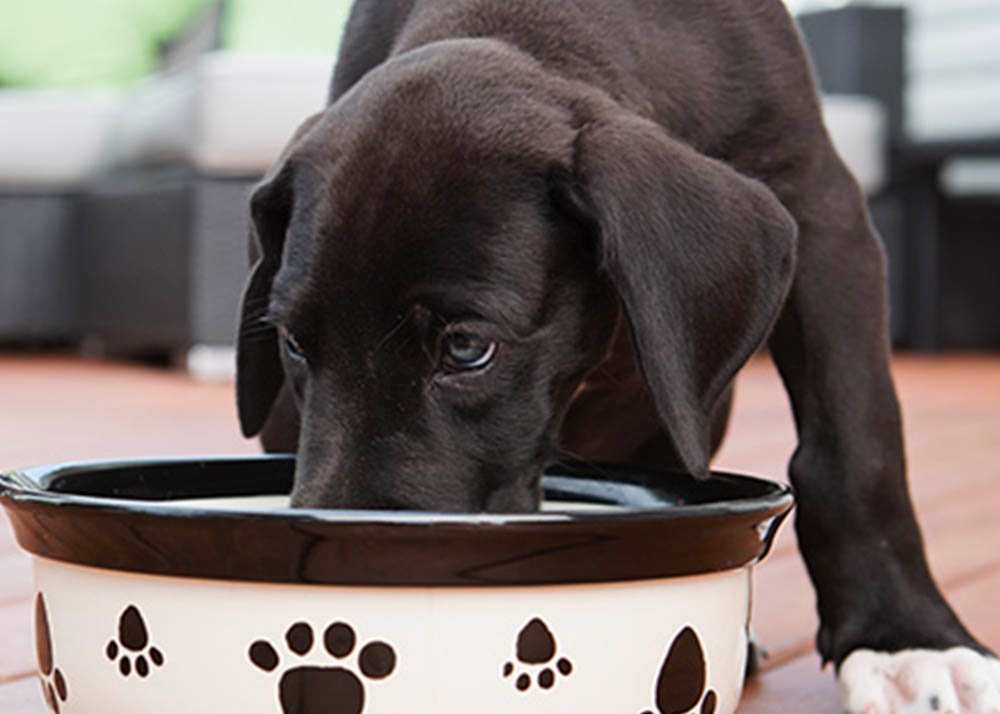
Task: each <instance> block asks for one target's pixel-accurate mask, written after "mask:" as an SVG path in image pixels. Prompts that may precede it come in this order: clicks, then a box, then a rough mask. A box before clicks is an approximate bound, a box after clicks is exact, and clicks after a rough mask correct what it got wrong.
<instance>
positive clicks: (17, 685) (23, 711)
mask: <svg viewBox="0 0 1000 714" xmlns="http://www.w3.org/2000/svg"><path fill="white" fill-rule="evenodd" d="M48 711H49V709H48V707H46V706H45V699H44V698H43V697H42V690H41V686H40V684H39V682H38V679H37V678H36V677H34V676H31V677H26V678H23V679H18V680H15V681H12V682H7V683H5V684H4V683H0V712H3V714H48Z"/></svg>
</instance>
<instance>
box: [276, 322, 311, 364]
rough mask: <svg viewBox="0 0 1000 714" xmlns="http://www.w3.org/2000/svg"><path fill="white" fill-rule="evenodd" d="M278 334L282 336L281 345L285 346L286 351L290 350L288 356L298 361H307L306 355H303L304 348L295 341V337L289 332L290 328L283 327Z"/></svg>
mask: <svg viewBox="0 0 1000 714" xmlns="http://www.w3.org/2000/svg"><path fill="white" fill-rule="evenodd" d="M278 332H279V333H280V334H281V343H282V344H283V345H284V347H285V349H286V350H288V354H290V355H291V356H292V357H294V358H295V359H298V360H303V361H304V360H305V355H304V354H303V353H302V346H301V345H300V344H299V342H298V340H296V339H295V335H293V334H292V333H291V332H289V330H288V328H287V327H285V326H284V325H282V326H281V327H280V328H278Z"/></svg>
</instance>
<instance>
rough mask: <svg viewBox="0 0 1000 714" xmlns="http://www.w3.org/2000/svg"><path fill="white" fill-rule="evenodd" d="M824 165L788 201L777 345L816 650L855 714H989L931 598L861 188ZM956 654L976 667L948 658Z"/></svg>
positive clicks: (986, 680)
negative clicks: (815, 616)
mask: <svg viewBox="0 0 1000 714" xmlns="http://www.w3.org/2000/svg"><path fill="white" fill-rule="evenodd" d="M820 153H821V156H820V158H819V160H818V161H817V162H816V163H814V164H812V166H813V167H816V168H814V169H813V172H814V173H813V174H812V175H811V176H810V177H809V180H807V181H798V182H794V183H795V184H797V185H798V186H804V187H808V188H806V189H805V190H804V191H799V190H794V189H792V188H789V189H788V191H786V194H787V195H785V196H782V198H783V201H784V202H785V204H786V206H788V208H789V209H790V210H791V212H792V213H793V215H795V217H796V218H797V220H798V221H799V228H800V238H799V253H798V266H797V269H796V277H795V281H794V283H793V286H792V290H791V293H790V295H789V298H788V302H787V305H786V306H785V308H784V310H783V313H782V315H781V317H780V318H779V321H778V323H777V325H776V327H775V329H774V332H773V335H772V338H771V342H770V346H771V349H772V353H773V355H774V357H775V359H776V362H777V365H778V368H779V371H780V373H781V376H782V379H783V380H784V382H785V385H786V387H787V390H788V392H789V395H790V398H791V401H792V407H793V410H794V413H795V422H796V428H797V431H798V435H799V445H798V448H797V449H796V451H795V454H794V457H793V458H792V462H791V466H790V473H791V478H792V482H793V484H794V486H795V488H796V490H797V493H798V514H797V517H796V531H797V533H798V537H799V544H800V547H801V550H802V553H803V555H804V557H805V560H806V564H807V566H808V569H809V574H810V576H811V578H812V580H813V583H814V585H815V587H816V591H817V597H818V609H819V614H820V621H821V624H820V631H819V636H818V644H819V650H820V652H821V654H822V655H823V657H824V659H825V660H827V661H833V662H834V663H835V664H836V665H837V666H838V668H839V672H840V678H841V684H842V687H843V688H844V697H845V703H846V704H847V705H848V707H849V710H850V711H851V712H865V713H866V714H881V713H883V712H886V713H887V712H893V713H898V712H904V711H905V712H909V711H914V712H916V711H925V710H926V711H928V712H930V711H937V710H938V709H937V708H936V707H935V706H934V705H935V704H937V706H938V707H941V708H940V711H942V712H945V711H948V710H949V709H948V707H947V706H946V705H947V704H948V703H950V702H956V703H957V702H959V701H960V700H962V698H963V697H965V698H967V699H968V698H970V697H971V700H970V701H969V702H967V703H965V704H962V705H961V706H958V705H957V704H956V706H955V707H954V708H953V711H954V712H955V713H956V714H958V713H959V712H980V711H982V712H995V711H998V709H997V707H998V706H1000V665H998V664H997V662H996V660H994V659H992V658H986V657H982V656H980V655H979V654H976V653H979V652H982V651H983V650H982V648H981V647H980V646H979V645H978V644H977V643H976V642H975V640H974V639H973V638H972V637H971V636H970V635H969V633H968V632H967V631H966V630H965V628H964V627H963V626H962V625H961V623H960V622H959V621H958V619H957V618H956V617H955V615H954V614H953V612H952V610H951V609H950V607H949V606H948V605H947V603H946V602H945V601H944V599H943V598H942V596H941V594H940V593H939V591H938V589H937V586H936V585H935V584H934V582H933V580H932V577H931V574H930V572H929V570H928V567H927V562H926V559H925V556H924V550H923V543H922V539H921V535H920V531H919V528H918V526H917V523H916V519H915V517H914V512H913V507H912V505H911V502H910V498H909V495H908V490H907V484H906V467H905V461H904V453H903V437H902V426H901V420H900V414H899V407H898V404H897V401H896V394H895V389H894V386H893V382H892V377H891V374H890V367H889V345H888V338H887V330H886V307H885V297H884V288H883V285H884V274H883V263H882V255H881V251H880V249H879V246H878V242H877V239H876V237H875V235H874V232H873V230H872V228H871V226H870V223H869V220H868V217H867V213H866V210H865V208H864V201H863V197H862V195H861V193H860V191H859V190H858V188H857V186H856V184H855V182H854V180H853V178H851V176H850V175H849V174H848V173H847V171H846V169H845V168H844V167H843V165H842V163H841V162H840V160H839V159H838V158H837V157H836V155H835V154H834V152H833V149H832V148H830V147H829V145H828V144H826V143H825V142H824V143H823V146H822V148H821V149H820ZM788 185H789V186H791V185H792V182H790V183H789V184H788ZM778 190H779V193H780V192H781V191H780V188H779V189H778ZM956 646H958V647H963V648H969V649H971V650H974V651H975V652H976V653H973V652H970V651H969V650H968V649H966V650H960V651H959V652H960V653H961V654H960V655H958V656H955V655H954V654H952V655H949V654H947V653H946V652H945V650H948V649H949V648H953V647H956ZM914 649H921V650H924V652H923V653H922V654H921V655H919V656H914V655H909V654H900V655H897V657H898V658H902V659H897V658H891V657H885V656H882V655H878V656H876V655H873V654H872V655H869V654H865V651H867V650H872V651H877V652H881V653H902V652H905V651H908V650H914ZM852 653H855V654H854V655H852ZM849 655H851V656H850V657H849ZM845 659H846V660H847V661H846V662H845ZM904 660H905V661H904ZM956 662H957V663H959V664H960V665H961V666H956V664H955V663H956ZM901 672H903V673H905V674H906V676H900V673H901ZM904 682H905V684H904ZM969 682H975V683H976V686H977V687H979V689H978V690H977V691H979V692H980V693H979V694H975V693H973V694H969V691H971V690H969V688H968V686H966V685H968V683H969ZM979 685H982V686H981V687H980V686H979ZM963 687H964V689H963ZM963 691H964V692H965V694H963V693H962V692H963ZM918 699H919V700H920V701H919V702H918V701H917V700H918ZM972 700H974V701H972ZM914 707H916V708H914Z"/></svg>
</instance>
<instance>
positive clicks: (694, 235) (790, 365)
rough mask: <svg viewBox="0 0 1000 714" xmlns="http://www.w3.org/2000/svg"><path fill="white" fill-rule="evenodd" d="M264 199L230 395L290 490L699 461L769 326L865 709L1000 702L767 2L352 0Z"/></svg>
mask: <svg viewBox="0 0 1000 714" xmlns="http://www.w3.org/2000/svg"><path fill="white" fill-rule="evenodd" d="M251 211H252V219H253V220H252V222H253V226H254V228H253V233H254V235H253V237H252V244H253V247H252V252H253V256H254V260H255V264H254V268H253V272H252V275H251V277H250V281H249V284H248V287H247V289H246V294H245V297H244V306H243V323H242V328H241V334H240V339H239V374H238V398H239V409H240V418H241V421H242V425H243V430H244V432H245V433H246V434H247V435H253V434H257V433H259V432H261V431H262V430H263V441H264V444H265V446H266V447H267V448H269V449H271V450H292V451H297V452H298V466H297V471H296V476H295V488H294V492H293V496H292V501H293V504H294V505H296V506H312V507H352V508H413V509H440V510H465V511H477V510H488V511H524V510H529V509H533V508H536V507H537V505H538V501H539V487H538V485H539V474H540V473H541V471H542V469H543V468H544V467H545V466H546V465H547V464H548V463H550V462H551V461H553V460H555V459H557V458H558V457H559V456H560V455H570V456H572V457H574V458H577V459H585V460H591V461H598V462H616V463H621V464H630V465H636V466H644V467H654V468H667V467H681V468H683V469H686V470H687V471H690V472H693V473H695V474H703V473H705V472H706V470H707V468H708V461H709V458H710V456H711V453H712V451H713V449H714V447H715V446H716V445H717V443H718V441H719V439H720V438H721V434H722V431H723V428H724V426H723V425H724V421H725V418H726V416H727V413H728V404H729V387H730V384H731V382H732V380H733V378H734V376H735V374H736V372H737V370H738V369H739V368H740V367H741V366H742V365H743V363H744V362H745V361H746V360H747V358H748V357H749V356H750V355H751V354H752V353H753V352H754V351H755V350H756V349H757V348H758V347H759V346H760V345H761V344H762V343H763V342H764V341H765V340H766V341H767V344H768V346H769V347H770V349H771V352H772V354H773V355H774V357H775V359H776V361H777V364H778V367H779V369H780V372H781V375H782V378H783V379H784V382H785V385H786V387H787V390H788V393H789V395H790V398H791V403H792V408H793V410H794V414H795V423H796V427H797V429H798V434H799V447H798V449H797V450H796V452H795V456H794V458H793V459H792V463H791V467H790V469H791V477H792V480H793V483H794V485H795V487H796V489H797V492H798V499H799V500H798V517H797V524H796V525H797V529H798V534H799V541H800V544H801V548H802V552H803V554H804V556H805V559H806V562H807V565H808V567H809V572H810V575H811V577H812V579H813V582H814V584H815V586H816V590H817V594H818V607H819V611H820V616H821V623H822V624H821V629H820V632H819V637H818V644H819V649H820V652H821V653H822V655H823V656H824V658H826V659H827V660H832V661H833V662H835V663H836V664H837V665H838V666H839V667H840V670H839V671H840V676H841V681H842V683H843V684H844V696H845V702H846V704H847V706H848V708H849V709H850V711H852V712H861V711H864V712H866V714H867V713H870V712H903V711H907V712H909V711H925V710H926V711H931V710H932V709H933V710H937V709H940V711H942V712H944V711H948V710H949V709H950V710H952V711H954V712H956V713H957V712H994V711H996V710H997V707H1000V664H998V663H997V662H996V660H994V659H992V658H989V657H986V656H983V655H981V654H979V653H980V652H982V651H983V650H982V648H981V647H979V645H977V643H976V642H975V641H974V640H973V638H972V637H971V636H970V635H969V634H968V633H967V632H966V631H965V630H964V629H963V627H962V625H961V624H960V623H959V622H958V620H957V619H956V618H955V616H954V615H953V614H952V611H951V610H950V609H949V607H948V605H947V604H946V603H945V602H944V600H943V599H942V598H941V596H940V594H939V593H938V590H937V588H936V587H935V585H934V583H933V581H932V579H931V576H930V574H929V572H928V569H927V566H926V564H925V560H924V555H923V550H922V543H921V536H920V533H919V530H918V527H917V524H916V522H915V520H914V515H913V510H912V507H911V504H910V501H909V497H908V495H907V488H906V479H905V465H904V457H903V446H902V436H901V425H900V417H899V409H898V406H897V402H896V396H895V393H894V387H893V384H892V379H891V376H890V372H889V357H888V345H887V339H886V308H885V299H884V295H883V278H884V274H883V262H882V256H881V253H880V250H879V247H878V243H877V240H876V238H875V236H874V234H873V231H872V228H871V225H870V223H869V219H868V216H867V214H866V209H865V203H864V199H863V197H862V195H861V193H860V191H859V189H858V187H857V185H856V183H855V181H854V180H853V178H852V177H851V176H850V174H849V173H848V171H847V170H846V169H845V167H844V165H843V163H842V162H841V160H840V159H839V158H838V156H837V155H836V153H835V151H834V150H833V148H832V147H831V144H830V140H829V138H828V136H827V134H826V131H825V129H824V127H823V124H822V120H821V116H820V111H819V107H818V102H817V97H816V91H815V88H814V85H813V82H812V79H811V76H810V71H809V66H808V63H807V60H806V58H805V55H804V52H803V49H802V46H801V43H800V40H799V36H798V34H797V32H796V29H795V27H794V24H793V22H792V20H791V19H790V17H789V16H788V14H787V11H786V10H785V8H784V6H783V5H782V3H781V2H780V1H779V0H735V1H734V0H620V1H619V2H614V3H608V2H605V1H604V0H551V1H549V2H538V0H424V1H421V2H414V1H413V0H395V1H393V0H381V1H375V0H359V2H357V4H356V5H355V8H354V10H353V14H352V16H351V20H350V23H349V25H348V28H347V32H346V36H345V38H344V42H343V49H342V52H341V56H340V59H339V62H338V64H337V67H336V70H335V73H334V79H333V86H332V91H331V97H330V103H329V105H328V106H327V108H326V109H325V110H324V111H323V112H322V113H320V114H318V115H316V116H314V117H312V118H310V119H309V120H308V121H307V122H306V123H305V124H304V125H303V126H302V128H301V129H300V130H299V131H298V133H297V135H296V136H295V137H294V139H293V140H292V142H291V143H290V145H289V147H288V148H287V150H286V151H285V154H284V155H283V157H282V158H281V160H280V161H279V163H278V165H277V166H276V167H275V168H274V170H273V171H272V172H271V174H270V175H269V177H268V178H267V179H266V181H265V182H264V184H263V185H262V186H261V187H260V188H259V189H258V190H257V191H256V192H255V194H254V196H253V199H252V206H251ZM299 415H301V421H300V418H299ZM953 647H958V648H959V649H955V650H952V651H950V652H945V650H948V648H953ZM917 648H925V649H927V650H929V651H927V652H916V653H914V652H912V651H907V650H914V649H917ZM930 650H934V651H930ZM875 652H879V653H898V654H896V655H894V656H890V655H888V654H876V653H875ZM852 653H853V654H852ZM849 655H851V656H850V658H849ZM845 660H846V661H845ZM904 680H905V682H906V684H905V686H902V685H901V688H897V686H896V685H897V684H899V683H900V682H901V681H904ZM960 700H961V701H960ZM991 707H992V708H991Z"/></svg>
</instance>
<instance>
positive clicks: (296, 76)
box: [107, 52, 334, 176]
mask: <svg viewBox="0 0 1000 714" xmlns="http://www.w3.org/2000/svg"><path fill="white" fill-rule="evenodd" d="M333 62H334V61H333V58H332V57H328V56H325V55H315V54H288V53H257V52H213V53H209V54H206V55H203V56H202V57H200V58H199V59H198V60H197V61H196V62H195V63H194V64H193V65H191V66H189V67H186V68H183V69H180V70H175V71H173V72H170V73H166V74H163V75H159V76H157V77H155V78H153V79H151V80H149V81H147V82H146V83H144V84H143V85H142V86H140V87H139V88H138V89H137V90H136V91H135V92H134V94H133V95H132V97H131V98H130V101H129V102H128V103H127V105H126V106H125V108H124V110H123V111H122V113H121V115H120V116H119V117H118V119H117V121H116V122H115V127H114V131H113V133H112V142H111V144H110V146H109V152H108V157H107V160H108V163H109V164H111V165H113V166H134V165H145V164H151V163H163V162H186V163H190V164H192V165H194V166H195V167H197V168H198V169H199V170H200V171H202V172H203V173H206V174H211V175H233V176H244V175H255V174H261V173H263V172H264V171H266V170H267V168H269V167H270V166H271V164H273V163H274V161H275V159H277V157H278V155H279V154H280V152H281V149H282V148H284V146H285V144H286V143H287V141H288V139H289V138H290V137H291V135H292V133H293V132H294V130H295V128H296V127H297V126H298V125H299V124H300V123H301V122H302V120H304V119H305V118H306V117H307V116H309V115H310V114H312V113H314V112H316V111H319V110H320V109H322V108H323V106H324V104H325V101H326V93H327V88H328V85H329V82H330V76H331V73H332V71H333Z"/></svg>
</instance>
